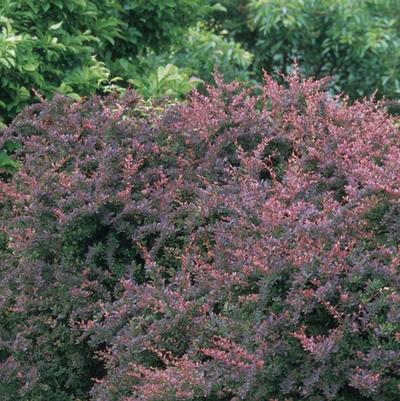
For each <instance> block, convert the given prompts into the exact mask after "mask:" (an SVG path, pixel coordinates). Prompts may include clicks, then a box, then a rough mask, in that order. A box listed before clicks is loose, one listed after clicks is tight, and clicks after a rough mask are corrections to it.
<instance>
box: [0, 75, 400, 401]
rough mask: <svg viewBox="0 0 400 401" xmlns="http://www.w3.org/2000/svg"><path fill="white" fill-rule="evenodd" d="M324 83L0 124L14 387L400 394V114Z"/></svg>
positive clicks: (50, 106) (86, 108) (99, 102)
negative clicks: (6, 155)
mask: <svg viewBox="0 0 400 401" xmlns="http://www.w3.org/2000/svg"><path fill="white" fill-rule="evenodd" d="M325 84H326V82H321V81H319V82H314V81H311V80H303V79H301V78H299V76H298V75H297V73H294V74H292V75H291V76H290V77H288V78H287V81H286V84H285V85H278V84H277V83H276V82H274V81H273V80H272V79H271V78H270V77H268V76H266V77H265V85H264V89H263V93H262V94H256V93H252V91H251V90H249V89H242V88H241V87H240V85H239V84H237V83H231V84H225V83H223V80H222V78H221V77H219V76H216V85H215V86H214V87H208V93H207V94H206V95H202V94H199V93H194V94H193V96H192V97H191V98H190V99H189V101H188V103H187V104H182V105H169V106H168V107H165V106H164V107H163V106H162V105H161V104H160V105H158V104H154V105H149V104H148V103H145V102H143V101H141V100H140V99H139V98H138V97H137V96H136V95H135V94H134V93H132V92H130V91H128V92H127V93H126V94H125V95H124V96H122V97H119V96H117V95H110V96H108V97H106V98H99V97H95V98H92V99H90V100H87V101H81V102H78V103H73V102H72V101H71V100H70V99H69V100H68V99H66V98H63V97H57V98H56V99H55V100H53V101H52V102H46V103H42V104H38V105H35V106H31V107H30V108H28V109H26V110H25V111H24V112H23V113H22V114H21V115H20V116H19V117H18V118H17V119H16V120H15V121H14V123H13V124H12V125H11V126H10V127H9V128H7V130H5V131H4V133H3V135H2V137H1V141H2V142H0V146H2V144H4V141H7V140H9V141H10V140H12V141H17V142H19V143H20V144H21V148H17V149H15V150H14V151H13V153H12V154H11V157H12V158H13V160H15V161H18V162H19V163H21V165H22V168H21V170H20V171H19V172H18V173H16V174H14V175H13V176H11V177H10V176H8V177H6V179H4V180H3V181H2V183H1V191H0V194H1V198H0V199H1V205H2V209H1V213H2V219H1V230H2V232H3V233H4V235H3V237H4V240H3V242H4V244H3V247H2V251H1V252H2V258H1V262H0V263H1V264H0V266H1V269H2V278H1V289H2V291H1V292H0V293H1V294H2V295H1V298H0V299H1V304H0V313H1V316H2V321H3V322H4V325H3V328H2V331H1V333H0V335H1V339H2V342H1V344H2V350H1V353H0V358H1V359H0V360H1V365H0V372H1V377H2V382H1V385H2V386H3V387H2V389H1V390H2V393H3V394H7V395H8V396H9V399H12V400H22V399H23V400H35V401H37V400H39V401H40V400H50V401H53V400H54V401H58V400H74V399H87V398H88V397H89V392H90V396H91V398H92V399H93V400H96V401H97V400H99V401H101V400H107V401H111V400H125V399H126V400H131V401H133V400H135V401H139V400H142V401H168V400H171V401H172V400H173V401H176V400H192V401H195V400H196V401H199V400H202V401H225V400H239V399H246V400H249V401H252V400H254V401H256V400H257V401H258V400H268V401H272V400H279V401H284V400H293V401H297V400H298V399H309V400H314V401H317V400H335V401H354V400H359V401H393V400H394V399H395V398H396V396H397V394H398V391H399V388H400V376H399V372H400V366H399V360H400V325H399V300H400V293H399V290H400V275H399V273H400V272H399V259H398V250H399V249H398V248H399V245H400V243H399V240H400V238H399V236H398V233H397V231H398V230H397V229H398V226H399V221H400V220H399V219H400V216H399V207H400V205H399V187H400V185H399V184H400V182H399V180H400V178H399V177H400V174H399V173H400V165H399V160H400V158H399V156H400V135H399V134H400V132H399V128H398V127H397V126H396V123H395V121H394V120H393V118H390V117H389V116H388V115H387V114H386V113H385V111H384V110H383V108H382V107H381V105H380V104H377V103H374V102H373V101H363V102H356V103H355V104H354V105H352V106H349V105H348V104H347V99H345V98H332V97H331V96H329V95H328V94H327V92H326V91H325ZM164 108H165V110H164Z"/></svg>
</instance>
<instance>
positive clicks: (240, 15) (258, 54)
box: [214, 0, 400, 99]
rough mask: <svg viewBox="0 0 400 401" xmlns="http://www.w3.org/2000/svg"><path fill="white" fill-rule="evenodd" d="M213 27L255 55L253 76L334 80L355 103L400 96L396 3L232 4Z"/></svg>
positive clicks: (295, 0) (282, 0)
mask: <svg viewBox="0 0 400 401" xmlns="http://www.w3.org/2000/svg"><path fill="white" fill-rule="evenodd" d="M221 4H223V5H224V6H225V7H226V9H227V13H221V12H216V13H214V18H215V19H214V24H216V26H218V27H222V28H225V29H227V30H228V31H229V32H231V34H232V36H233V37H234V38H235V39H236V40H237V41H239V42H240V43H242V44H243V45H244V47H245V48H246V49H248V50H250V51H251V52H253V53H254V55H255V59H254V64H253V72H254V73H255V74H256V76H259V74H260V71H261V68H264V69H265V70H267V71H268V72H270V73H272V72H274V73H275V72H277V73H282V72H283V73H288V72H289V71H290V68H291V66H292V65H293V62H294V60H297V61H298V62H299V64H300V66H301V70H302V72H303V73H304V74H305V75H311V76H315V77H318V78H321V77H324V76H332V77H333V78H334V84H333V89H334V90H335V91H339V92H340V91H344V92H346V93H347V94H349V95H350V97H351V98H352V99H356V98H360V97H362V96H366V95H368V96H369V95H371V94H372V93H373V92H374V91H377V92H378V95H380V96H382V95H384V96H388V97H397V98H398V97H399V94H400V81H399V65H400V59H399V57H400V24H399V21H400V18H399V16H400V7H399V3H398V1H396V0H368V1H364V0H333V1H332V0H326V1H325V0H321V1H320V0H287V1H286V0H234V1H222V2H221Z"/></svg>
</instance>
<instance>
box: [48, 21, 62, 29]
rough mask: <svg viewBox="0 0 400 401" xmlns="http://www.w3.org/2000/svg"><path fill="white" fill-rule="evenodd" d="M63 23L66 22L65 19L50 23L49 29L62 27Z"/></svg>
mask: <svg viewBox="0 0 400 401" xmlns="http://www.w3.org/2000/svg"><path fill="white" fill-rule="evenodd" d="M63 23H64V21H60V22H57V24H53V25H50V26H49V30H51V31H52V30H53V31H55V30H56V29H58V28H61V26H62V24H63Z"/></svg>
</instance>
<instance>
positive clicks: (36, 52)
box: [0, 0, 207, 125]
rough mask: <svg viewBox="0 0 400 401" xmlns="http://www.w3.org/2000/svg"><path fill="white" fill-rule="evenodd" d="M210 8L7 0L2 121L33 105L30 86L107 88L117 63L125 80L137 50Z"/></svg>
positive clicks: (199, 1)
mask: <svg viewBox="0 0 400 401" xmlns="http://www.w3.org/2000/svg"><path fill="white" fill-rule="evenodd" d="M206 8H207V2H205V1H203V0H173V1H171V0H169V1H162V2H160V1H158V0H149V1H146V2H143V1H141V0H128V1H124V2H121V1H119V0H79V1H78V0H74V1H70V0H68V1H67V0H48V1H32V0H29V1H27V0H2V2H1V4H0V76H1V78H0V93H1V95H0V125H2V124H4V123H8V122H9V121H10V120H11V119H12V118H13V117H15V115H16V114H17V113H18V112H19V111H21V110H22V108H23V107H24V106H25V105H27V104H29V103H32V100H33V99H34V92H33V91H32V90H36V91H38V92H40V93H42V94H43V95H46V96H50V95H53V94H54V92H56V91H59V92H62V93H64V94H68V95H70V96H73V97H75V98H78V97H79V96H87V95H89V94H91V93H93V92H95V91H100V90H104V89H106V90H107V87H109V86H111V87H113V86H115V82H116V81H113V79H116V78H117V77H116V71H117V70H116V67H115V66H116V65H119V64H120V63H122V65H124V66H125V67H126V68H125V69H121V68H120V69H118V72H119V73H121V76H120V78H123V79H124V80H128V79H130V78H133V77H132V76H130V75H128V74H129V73H130V72H131V71H132V69H134V68H135V66H136V64H137V63H138V61H137V57H138V55H142V56H145V55H146V53H147V52H148V51H149V49H157V51H163V50H165V49H167V48H168V47H169V46H170V45H171V44H172V43H176V42H177V41H179V40H180V38H181V35H182V33H183V32H185V30H186V28H187V27H188V26H190V25H192V24H193V23H195V22H197V21H198V19H199V18H202V17H203V16H204V15H205V14H206ZM93 56H96V57H97V59H96V58H94V57H93Z"/></svg>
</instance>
